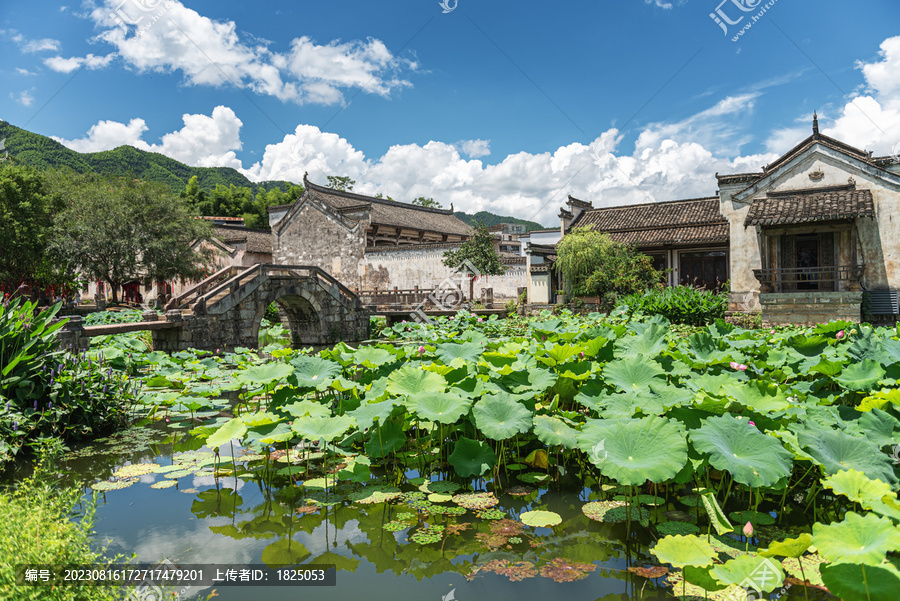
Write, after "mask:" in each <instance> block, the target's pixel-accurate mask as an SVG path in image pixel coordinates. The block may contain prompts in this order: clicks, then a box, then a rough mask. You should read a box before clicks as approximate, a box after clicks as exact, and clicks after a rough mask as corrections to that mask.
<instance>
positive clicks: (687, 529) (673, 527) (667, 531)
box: [656, 521, 700, 536]
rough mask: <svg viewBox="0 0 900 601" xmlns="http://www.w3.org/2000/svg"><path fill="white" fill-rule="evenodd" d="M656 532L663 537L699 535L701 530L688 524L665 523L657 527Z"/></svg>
mask: <svg viewBox="0 0 900 601" xmlns="http://www.w3.org/2000/svg"><path fill="white" fill-rule="evenodd" d="M656 531H657V532H659V533H660V534H661V535H662V536H669V535H675V534H698V533H699V532H700V528H698V527H697V526H695V525H694V524H691V523H688V522H673V521H669V522H663V523H661V524H657V525H656Z"/></svg>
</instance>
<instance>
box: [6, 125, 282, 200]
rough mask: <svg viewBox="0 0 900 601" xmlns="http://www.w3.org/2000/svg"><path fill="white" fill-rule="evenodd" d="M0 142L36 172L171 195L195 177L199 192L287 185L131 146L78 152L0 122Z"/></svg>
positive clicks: (11, 153)
mask: <svg viewBox="0 0 900 601" xmlns="http://www.w3.org/2000/svg"><path fill="white" fill-rule="evenodd" d="M0 140H3V141H4V144H5V145H6V150H7V151H8V152H9V154H10V155H12V156H13V157H14V158H15V159H16V161H18V162H19V163H23V164H25V165H31V166H33V167H36V168H38V169H50V168H59V167H69V168H71V169H73V170H74V171H77V172H78V173H85V172H89V171H94V172H96V173H102V174H105V175H114V176H120V177H124V176H127V177H135V178H138V179H143V180H147V181H153V182H160V183H163V184H166V185H167V186H169V188H171V189H172V191H173V192H176V193H177V192H181V191H182V190H184V187H185V185H187V182H188V180H190V179H191V177H192V176H194V175H196V176H197V180H198V184H199V185H200V188H201V189H203V190H212V189H214V188H215V187H216V184H222V185H224V186H231V185H232V184H233V185H235V186H237V187H238V188H245V187H246V188H250V189H251V190H252V191H253V193H254V194H256V192H257V191H258V189H259V188H266V189H267V190H271V189H273V188H281V189H282V190H285V189H287V182H259V183H254V182H251V181H250V180H249V179H247V178H246V177H244V176H243V175H241V173H240V172H239V171H237V170H236V169H232V168H231V167H189V166H187V165H185V164H184V163H181V162H179V161H176V160H175V159H170V158H169V157H167V156H165V155H162V154H159V153H156V152H147V151H144V150H138V149H137V148H134V147H132V146H119V147H118V148H116V149H115V150H105V151H103V152H88V153H81V152H75V151H74V150H70V149H68V148H66V147H65V146H63V145H62V144H60V143H59V142H57V141H56V140H53V139H52V138H48V137H46V136H42V135H40V134H35V133H32V132H30V131H27V130H24V129H21V128H19V127H16V126H14V125H10V124H9V123H7V122H6V121H0Z"/></svg>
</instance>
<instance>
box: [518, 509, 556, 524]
mask: <svg viewBox="0 0 900 601" xmlns="http://www.w3.org/2000/svg"><path fill="white" fill-rule="evenodd" d="M519 519H520V520H522V523H523V524H525V525H526V526H531V527H533V528H549V527H550V526H556V525H557V524H559V523H561V522H562V518H561V517H560V515H559V514H558V513H554V512H552V511H526V512H525V513H523V514H521V515H520V516H519Z"/></svg>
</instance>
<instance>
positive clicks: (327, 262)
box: [272, 202, 368, 288]
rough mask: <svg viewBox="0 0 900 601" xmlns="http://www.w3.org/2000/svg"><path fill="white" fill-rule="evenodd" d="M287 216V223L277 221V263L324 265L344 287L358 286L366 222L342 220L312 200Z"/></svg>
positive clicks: (274, 249)
mask: <svg viewBox="0 0 900 601" xmlns="http://www.w3.org/2000/svg"><path fill="white" fill-rule="evenodd" d="M285 219H287V223H278V224H276V227H275V228H273V232H272V233H273V236H272V246H273V252H272V254H273V258H274V260H275V263H278V264H281V265H313V266H316V267H321V268H322V269H323V270H325V271H326V272H328V273H329V274H331V275H333V276H334V277H335V278H337V279H338V281H340V282H341V283H342V284H344V285H345V286H347V287H349V288H357V287H358V284H359V278H360V269H361V264H362V263H364V261H365V256H364V253H365V246H366V227H367V226H368V223H367V222H365V221H353V222H347V221H346V220H344V221H343V222H342V221H341V218H340V217H338V216H336V215H332V214H330V211H322V210H321V209H320V208H319V207H317V206H315V205H314V204H312V203H311V202H303V204H302V205H301V206H300V207H299V209H298V210H297V211H296V212H293V211H292V212H290V213H289V214H288V215H287V216H286V217H285ZM348 225H349V226H350V227H348Z"/></svg>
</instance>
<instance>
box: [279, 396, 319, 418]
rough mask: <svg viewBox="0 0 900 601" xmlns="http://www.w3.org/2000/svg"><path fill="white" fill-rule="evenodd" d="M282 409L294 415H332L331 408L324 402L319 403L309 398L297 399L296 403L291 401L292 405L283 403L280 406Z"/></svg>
mask: <svg viewBox="0 0 900 601" xmlns="http://www.w3.org/2000/svg"><path fill="white" fill-rule="evenodd" d="M279 409H280V410H281V411H285V412H286V413H288V414H290V415H292V416H294V417H305V416H309V417H330V416H331V409H329V408H328V407H326V406H325V405H323V404H322V403H317V402H316V401H311V400H309V399H306V400H303V401H297V402H295V403H291V404H290V405H282V406H281V407H279Z"/></svg>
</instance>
